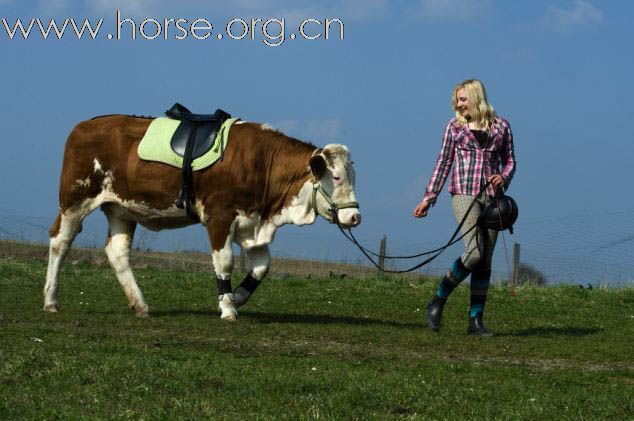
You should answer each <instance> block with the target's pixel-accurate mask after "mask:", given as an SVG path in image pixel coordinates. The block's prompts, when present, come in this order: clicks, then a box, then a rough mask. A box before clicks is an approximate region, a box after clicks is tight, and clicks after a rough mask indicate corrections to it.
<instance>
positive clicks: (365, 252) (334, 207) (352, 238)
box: [322, 181, 508, 273]
mask: <svg viewBox="0 0 634 421" xmlns="http://www.w3.org/2000/svg"><path fill="white" fill-rule="evenodd" d="M490 184H491V182H490V181H489V182H487V183H486V185H485V186H484V188H483V189H482V190H480V192H479V193H478V194H477V195H476V196H475V197H474V198H473V201H472V202H471V205H469V208H468V209H467V212H466V213H465V215H464V216H463V218H462V220H461V221H460V223H459V224H458V227H457V228H456V230H455V231H454V233H453V235H452V236H451V238H450V239H449V241H447V244H445V245H444V246H442V247H439V248H437V249H435V250H432V251H428V252H424V253H419V254H416V255H412V256H384V257H385V258H386V259H410V258H414V257H421V256H425V255H429V254H432V253H435V254H434V255H433V256H431V257H429V258H427V259H425V260H423V261H422V262H421V263H418V264H417V265H415V266H412V267H411V268H409V269H405V270H389V269H384V268H381V267H380V266H379V264H378V263H376V262H375V261H374V259H372V257H370V254H372V255H374V256H379V255H378V254H376V253H374V252H372V251H370V250H368V249H367V248H365V247H363V246H362V245H361V244H359V242H358V241H357V239H356V238H355V236H354V234H353V233H352V230H351V229H350V228H348V234H346V232H345V231H344V229H343V228H342V227H341V224H340V223H339V218H338V217H337V212H338V209H337V204H336V203H334V202H333V203H332V204H331V211H330V212H331V213H332V215H333V222H334V223H335V224H336V225H337V228H339V230H340V231H341V233H342V234H343V235H344V237H346V238H347V239H348V240H349V241H350V242H352V243H353V244H354V245H355V246H357V247H358V248H359V250H360V251H361V253H363V255H364V256H365V257H367V259H368V260H369V261H370V262H371V263H372V264H373V265H374V266H375V267H376V268H377V269H379V270H380V271H382V272H386V273H406V272H412V271H414V270H416V269H419V268H421V267H423V266H425V265H426V264H428V263H430V262H431V261H432V260H434V259H435V258H437V257H438V256H440V254H441V253H442V252H443V251H445V250H446V249H447V248H448V247H449V246H451V245H453V244H455V243H457V242H458V241H460V240H461V239H462V238H463V237H464V236H466V235H467V234H468V233H469V232H471V231H472V230H473V229H474V228H476V227H477V226H478V224H477V223H476V224H474V225H473V226H472V227H470V228H469V229H468V230H467V231H466V232H465V233H464V234H462V235H461V236H458V234H459V233H460V229H461V228H462V226H463V225H464V223H465V221H466V220H467V217H468V216H469V214H470V213H471V209H472V208H473V206H474V205H475V203H476V202H477V201H478V199H479V198H480V196H481V195H482V193H483V192H485V191H486V188H487V187H488V186H489V185H490ZM322 194H323V193H322ZM498 213H499V212H498ZM500 226H501V225H500ZM457 236H458V238H456V237H457ZM507 260H508V259H507Z"/></svg>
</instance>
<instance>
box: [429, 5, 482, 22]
mask: <svg viewBox="0 0 634 421" xmlns="http://www.w3.org/2000/svg"><path fill="white" fill-rule="evenodd" d="M489 7H490V0H420V9H419V13H420V14H421V15H422V16H424V17H425V18H428V19H434V20H436V19H442V20H444V19H461V20H464V19H471V18H475V17H479V16H482V15H484V14H485V13H487V11H488V10H489Z"/></svg>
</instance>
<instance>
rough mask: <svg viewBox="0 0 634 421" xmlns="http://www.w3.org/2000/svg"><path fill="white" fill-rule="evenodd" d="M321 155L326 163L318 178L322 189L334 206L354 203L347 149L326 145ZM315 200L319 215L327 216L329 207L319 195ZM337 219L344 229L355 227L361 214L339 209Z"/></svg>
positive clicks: (350, 165) (352, 175)
mask: <svg viewBox="0 0 634 421" xmlns="http://www.w3.org/2000/svg"><path fill="white" fill-rule="evenodd" d="M321 155H322V156H323V157H324V159H325V161H326V169H325V171H323V174H322V175H321V178H319V183H320V184H321V186H322V187H323V189H324V190H325V191H326V193H328V194H329V195H330V197H331V199H332V201H333V202H335V203H336V204H343V203H349V202H356V201H357V197H356V195H355V193H354V182H355V173H354V168H352V160H351V159H350V152H349V151H348V148H347V147H346V146H345V145H338V144H330V145H326V146H325V147H324V151H323V152H322V153H321ZM316 200H317V208H318V209H319V213H320V214H322V215H328V214H329V211H328V209H329V207H330V205H329V204H328V202H327V201H326V200H325V199H324V198H323V197H322V196H321V195H320V194H318V195H317V199H316ZM338 217H339V222H340V223H341V225H343V226H345V227H356V226H357V225H359V224H360V223H361V213H360V212H359V209H358V208H345V209H340V210H339V214H338Z"/></svg>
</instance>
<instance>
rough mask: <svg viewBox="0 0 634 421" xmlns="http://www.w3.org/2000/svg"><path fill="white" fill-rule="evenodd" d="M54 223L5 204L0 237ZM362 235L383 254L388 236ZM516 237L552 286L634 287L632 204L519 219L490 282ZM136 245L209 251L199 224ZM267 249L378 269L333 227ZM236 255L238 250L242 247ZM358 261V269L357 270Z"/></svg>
mask: <svg viewBox="0 0 634 421" xmlns="http://www.w3.org/2000/svg"><path fill="white" fill-rule="evenodd" d="M52 222H53V218H52V217H42V216H36V215H30V214H28V213H25V212H19V211H17V210H14V209H10V208H7V207H0V239H5V240H15V241H26V242H33V243H47V242H48V230H49V227H50V225H51V224H52ZM106 232H107V226H106V222H105V218H103V216H102V215H100V214H99V212H95V213H94V214H93V215H91V216H89V217H88V218H87V219H86V221H85V222H84V229H83V231H82V233H81V234H80V235H79V236H78V238H77V239H76V240H75V243H74V244H75V245H78V246H81V247H91V248H98V249H100V248H102V247H103V244H104V242H105V237H106ZM357 238H358V239H359V240H360V242H361V243H362V244H364V245H366V246H368V247H369V248H371V249H373V250H376V251H377V252H378V250H379V245H380V240H381V239H382V238H383V235H382V234H381V235H380V236H379V235H377V236H373V237H369V236H366V237H364V236H357ZM515 243H519V244H521V256H520V261H521V263H522V264H523V265H524V267H528V268H531V269H534V270H535V271H537V272H539V273H541V274H543V276H544V278H545V281H546V283H548V284H560V283H564V284H575V285H577V284H579V285H583V286H587V285H588V284H590V285H594V286H600V285H610V286H617V287H620V286H634V210H624V211H619V212H606V213H593V214H579V215H567V216H565V217H553V218H541V219H532V220H530V219H529V220H527V219H522V221H521V224H518V225H517V226H516V231H515V235H512V236H511V235H509V233H508V232H505V233H504V235H503V236H500V237H499V239H498V243H497V246H496V252H495V255H494V262H493V269H494V272H493V282H497V283H502V282H507V281H508V279H509V266H510V265H511V264H512V259H513V256H512V250H513V245H514V244H515ZM396 244H398V245H399V246H395V245H396ZM439 245H441V244H439V241H438V240H436V241H433V240H429V241H421V242H415V243H413V242H411V239H410V242H409V243H408V242H407V239H404V238H398V237H396V236H393V237H390V236H388V237H387V254H388V255H390V254H412V253H417V252H420V251H422V250H430V249H433V248H436V247H438V246H439ZM133 247H134V249H135V250H143V251H152V250H157V251H174V252H183V251H192V252H197V253H201V252H202V253H207V254H208V253H209V245H208V239H207V234H206V232H205V230H204V229H201V228H200V227H199V226H195V227H190V228H186V229H182V230H168V231H161V232H160V233H157V232H152V231H148V230H145V229H143V228H139V229H138V230H137V232H136V234H135V240H134V245H133ZM270 249H271V254H272V255H273V256H274V257H284V258H287V259H295V260H298V261H301V264H299V265H298V266H301V267H302V269H303V270H304V271H305V273H310V272H311V271H312V272H315V273H321V274H323V272H324V271H326V272H328V271H329V272H330V273H333V272H334V273H337V272H341V271H344V270H345V271H347V272H351V273H357V274H358V273H373V272H375V273H376V269H374V268H373V267H372V266H370V264H369V263H368V262H367V261H366V260H365V257H364V256H363V255H362V254H361V253H360V252H359V251H358V250H357V249H356V248H354V247H353V246H352V245H350V244H349V243H347V242H345V241H343V238H342V236H341V234H340V233H339V232H338V230H336V229H335V228H334V227H329V229H319V228H317V229H307V228H305V227H302V228H301V229H300V228H295V229H289V230H287V229H286V228H285V229H284V231H283V233H278V235H277V236H276V240H275V241H274V242H273V243H272V244H271V246H270ZM236 253H239V250H238V249H237V248H236ZM460 253H461V244H456V245H454V246H452V247H451V248H450V249H449V250H448V251H447V252H445V253H444V254H443V255H441V256H440V257H439V258H438V259H436V260H435V261H434V262H432V263H431V264H429V265H427V266H425V267H424V268H422V269H421V270H419V271H417V272H416V273H418V274H421V275H430V276H440V275H442V274H444V273H445V272H446V271H447V269H448V268H449V266H450V265H451V263H452V262H453V260H455V258H456V257H457V256H459V255H460ZM311 262H312V263H311ZM311 265H313V266H312V267H311ZM329 265H330V266H331V268H330V269H329ZM346 265H347V266H346ZM411 265H412V264H411V262H409V263H408V262H404V263H402V262H397V261H390V260H389V259H387V260H386V267H387V268H390V269H403V268H405V267H407V266H411ZM353 266H355V267H356V266H358V267H360V269H359V270H355V269H352V267H353ZM344 268H345V269H344Z"/></svg>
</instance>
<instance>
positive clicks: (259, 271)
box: [233, 246, 271, 307]
mask: <svg viewBox="0 0 634 421" xmlns="http://www.w3.org/2000/svg"><path fill="white" fill-rule="evenodd" d="M246 252H247V255H248V256H249V260H250V261H251V264H252V266H253V267H252V269H251V272H250V273H249V274H248V275H247V276H246V278H244V281H242V283H241V284H240V285H238V287H237V288H236V290H235V291H234V293H233V296H234V303H235V305H236V306H237V307H240V306H243V305H244V304H246V303H247V301H249V297H250V296H251V294H253V292H254V291H255V289H256V288H257V287H258V286H259V285H260V283H261V282H262V280H263V279H264V277H265V276H266V274H267V273H268V272H269V267H270V266H271V254H270V253H269V247H268V246H260V247H253V248H251V249H249V250H247V251H246Z"/></svg>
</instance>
